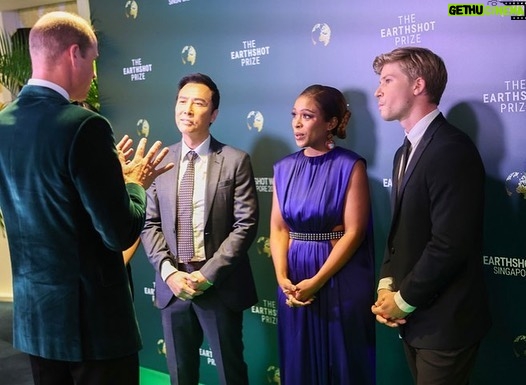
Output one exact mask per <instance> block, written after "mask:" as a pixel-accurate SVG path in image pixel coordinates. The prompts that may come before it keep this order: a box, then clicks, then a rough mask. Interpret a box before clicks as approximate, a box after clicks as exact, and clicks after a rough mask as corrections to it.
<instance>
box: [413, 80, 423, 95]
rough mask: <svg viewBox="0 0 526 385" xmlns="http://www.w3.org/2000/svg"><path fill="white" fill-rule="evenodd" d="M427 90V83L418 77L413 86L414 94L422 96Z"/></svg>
mask: <svg viewBox="0 0 526 385" xmlns="http://www.w3.org/2000/svg"><path fill="white" fill-rule="evenodd" d="M425 90H426V81H425V80H424V78H422V77H417V78H416V79H415V83H414V86H413V94H414V95H415V96H417V95H420V94H421V93H423V92H424V91H425Z"/></svg>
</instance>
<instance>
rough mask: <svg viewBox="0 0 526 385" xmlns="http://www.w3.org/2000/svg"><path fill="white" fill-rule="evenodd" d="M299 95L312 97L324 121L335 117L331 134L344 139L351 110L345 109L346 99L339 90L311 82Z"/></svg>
mask: <svg viewBox="0 0 526 385" xmlns="http://www.w3.org/2000/svg"><path fill="white" fill-rule="evenodd" d="M300 96H306V97H309V98H312V99H313V100H314V102H315V103H316V105H317V106H318V108H319V109H320V111H321V113H322V116H323V119H324V120H325V121H326V122H328V121H329V120H331V119H332V118H336V119H337V123H336V127H335V128H334V129H332V131H331V134H332V135H335V136H337V137H338V138H340V139H345V137H346V136H347V133H346V128H347V123H348V122H349V118H350V117H351V111H349V110H348V109H347V101H346V100H345V96H343V94H342V93H341V91H340V90H338V89H336V88H334V87H330V86H323V85H321V84H313V85H311V86H309V87H307V88H305V90H303V92H302V93H301V94H300Z"/></svg>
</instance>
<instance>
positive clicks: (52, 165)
mask: <svg viewBox="0 0 526 385" xmlns="http://www.w3.org/2000/svg"><path fill="white" fill-rule="evenodd" d="M145 202H146V198H145V191H144V189H143V188H142V187H141V186H138V185H135V184H125V183H124V179H123V176H122V169H121V166H120V163H119V160H118V156H117V152H116V149H115V140H114V137H113V132H112V128H111V126H110V124H109V122H108V121H107V120H106V119H104V118H103V117H102V116H100V115H98V114H96V113H94V112H92V111H88V110H86V109H84V108H82V107H79V106H76V105H72V104H70V103H69V102H68V101H67V100H66V99H65V98H63V97H62V96H61V95H60V94H58V93H57V92H55V91H53V90H51V89H49V88H46V87H40V86H34V85H26V86H25V87H24V88H23V89H22V91H21V93H20V95H19V97H18V98H17V99H16V100H15V101H14V102H13V103H11V104H10V105H9V106H8V107H6V108H5V109H4V110H3V111H1V112H0V207H1V208H2V211H3V214H4V217H5V223H6V230H7V235H8V242H9V250H10V254H11V264H12V270H13V294H14V346H15V347H16V348H17V349H19V350H21V351H23V352H26V353H29V354H33V355H36V356H40V357H44V358H48V359H56V360H66V361H82V360H88V359H89V360H91V359H110V358H118V357H123V356H126V355H129V354H133V353H135V352H137V351H138V350H139V349H140V347H141V339H140V335H139V331H138V327H137V322H136V318H135V311H134V307H133V301H132V298H131V294H130V287H129V282H128V278H127V274H126V270H125V266H124V264H123V259H122V250H124V249H126V248H128V247H129V246H131V245H132V243H133V242H134V241H135V240H136V239H137V237H138V235H139V233H140V231H141V229H142V227H143V225H144V216H145V209H146V207H145V205H146V203H145Z"/></svg>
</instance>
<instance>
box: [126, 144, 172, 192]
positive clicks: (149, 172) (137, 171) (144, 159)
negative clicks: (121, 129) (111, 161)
mask: <svg viewBox="0 0 526 385" xmlns="http://www.w3.org/2000/svg"><path fill="white" fill-rule="evenodd" d="M146 142H147V141H146V139H145V138H142V139H141V140H140V141H139V145H138V146H137V151H135V156H134V157H133V159H131V160H129V157H130V156H131V154H132V153H133V152H134V151H133V148H132V147H131V145H132V140H131V139H130V138H129V137H128V136H127V135H126V136H124V137H123V138H122V139H121V141H120V142H119V143H118V144H117V146H116V147H117V151H118V154H119V160H120V162H121V165H122V174H123V176H124V181H125V182H126V183H137V184H139V185H141V186H142V187H144V188H145V189H147V188H148V187H150V185H151V184H152V182H153V181H154V180H155V178H157V177H158V176H159V175H161V174H163V173H165V172H166V171H168V170H170V169H171V168H173V167H174V164H173V163H168V164H166V165H164V166H163V167H161V168H159V169H156V167H157V166H158V165H159V164H160V163H161V161H162V160H163V159H164V157H165V156H166V154H168V151H169V150H168V148H167V147H165V148H163V149H162V150H160V149H161V146H162V143H161V142H160V141H157V142H155V143H154V144H153V146H152V147H151V148H150V150H149V151H148V152H147V153H146V155H144V153H145V150H146ZM159 150H160V151H159Z"/></svg>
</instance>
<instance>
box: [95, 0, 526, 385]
mask: <svg viewBox="0 0 526 385" xmlns="http://www.w3.org/2000/svg"><path fill="white" fill-rule="evenodd" d="M90 4H91V17H92V22H93V23H94V26H95V27H96V29H97V30H98V36H99V45H100V47H99V49H100V59H99V60H98V75H99V84H100V95H101V102H102V113H103V114H104V115H106V116H107V117H108V118H109V119H110V120H111V121H112V123H113V125H114V129H115V132H116V137H117V139H119V138H120V137H121V136H122V135H123V134H129V135H130V136H132V137H133V138H135V139H138V138H139V137H140V136H141V135H145V133H147V135H148V138H149V139H150V140H151V141H153V140H158V139H160V140H162V141H163V142H164V143H165V144H171V143H173V142H176V141H178V140H180V134H179V132H178V131H177V129H176V127H175V125H174V117H173V115H174V112H173V108H174V100H175V93H176V86H177V82H178V80H179V79H180V78H181V77H182V76H184V75H185V74H187V73H190V72H203V73H207V74H209V75H210V76H211V77H212V78H213V79H214V80H215V81H216V83H217V84H218V86H219V88H220V90H221V96H222V102H221V107H220V114H219V117H218V119H217V121H216V122H215V123H214V125H213V126H212V134H213V135H214V136H215V137H217V138H218V139H219V140H221V141H224V142H226V143H229V144H231V145H234V146H236V147H239V148H241V149H243V150H246V151H247V152H249V153H250V154H251V156H252V159H253V165H254V171H255V174H256V181H257V186H258V192H259V198H260V203H261V214H262V215H261V222H260V227H259V234H258V238H257V242H255V243H254V245H253V246H252V248H251V250H250V253H251V260H252V266H253V270H254V272H255V276H256V281H257V287H258V292H259V297H260V301H259V303H258V304H257V306H254V307H253V308H252V309H249V310H247V311H246V313H245V344H246V358H247V361H248V366H249V372H250V377H251V381H252V384H255V385H260V384H268V383H276V382H273V381H274V377H275V376H274V374H275V369H276V368H277V364H278V360H277V350H276V339H277V335H276V323H277V317H276V303H275V290H276V281H275V278H274V272H273V267H272V262H271V259H270V255H269V250H268V244H267V243H266V242H268V236H269V213H270V204H271V195H272V165H273V163H274V162H275V161H277V160H278V159H280V158H281V157H283V156H284V155H286V154H288V153H291V152H293V151H296V150H297V148H296V147H295V144H294V140H293V137H292V132H291V125H290V119H291V118H290V110H291V107H292V104H293V102H294V100H295V98H296V96H297V95H298V94H299V92H300V91H302V90H303V89H304V88H305V87H306V86H308V85H310V84H313V83H322V84H328V85H332V86H335V87H337V88H339V89H341V90H342V91H343V92H344V94H345V96H346V97H347V100H348V102H349V104H350V108H351V110H352V112H353V115H352V118H351V121H350V125H349V127H348V134H349V135H348V138H347V139H346V140H345V141H340V143H339V144H340V145H342V146H345V147H349V148H352V149H354V150H355V151H357V152H359V153H360V154H362V155H363V156H364V157H365V158H366V159H367V162H368V172H369V177H370V184H371V190H372V201H373V214H374V221H375V223H374V230H375V246H376V263H377V265H378V264H379V263H380V261H381V257H382V253H383V248H384V244H385V238H386V233H387V230H388V226H389V218H390V208H389V191H390V188H391V181H390V175H391V164H392V157H393V154H394V152H395V150H396V148H397V147H398V146H399V145H400V144H401V142H402V129H401V128H400V127H399V125H398V124H397V123H396V122H384V121H383V120H382V119H381V118H380V117H379V115H378V113H377V106H376V101H375V98H374V91H375V88H376V85H377V83H378V79H377V76H376V75H375V74H374V73H373V71H372V67H371V63H372V60H373V59H374V57H375V56H376V55H377V54H379V53H382V52H386V51H390V50H391V49H393V48H395V47H397V46H401V45H420V46H426V47H428V48H430V49H432V50H434V51H435V52H437V53H438V54H439V55H441V56H442V57H443V58H444V60H445V62H446V64H447V66H448V71H449V79H450V80H449V85H448V87H447V89H446V92H445V94H444V97H443V100H442V104H441V106H440V109H441V111H442V112H443V113H444V114H445V115H447V117H448V118H449V119H450V120H451V121H453V122H454V123H456V124H457V125H459V126H460V127H461V128H463V129H465V130H466V131H467V132H468V133H469V134H470V135H471V136H472V138H473V139H474V140H475V142H476V144H477V145H478V147H479V150H480V152H481V154H482V157H483V159H484V162H485V166H486V171H487V175H488V182H487V186H486V189H487V215H486V238H485V253H484V254H485V255H484V257H483V258H482V257H481V261H480V263H482V264H484V267H485V272H486V276H487V281H488V285H489V288H490V292H491V301H492V309H493V319H494V327H493V329H492V331H491V333H490V334H489V336H488V337H487V338H486V339H485V340H484V343H483V345H482V348H481V355H480V359H479V362H478V364H477V368H476V371H475V375H474V378H473V381H472V383H473V384H475V385H483V384H484V385H485V384H487V385H490V384H491V385H493V384H495V383H506V384H516V383H522V382H523V381H524V379H523V369H524V367H526V366H525V364H526V323H525V322H524V319H525V318H526V317H525V316H526V306H525V304H526V301H525V300H524V299H523V294H522V293H524V292H525V291H526V290H525V289H526V283H525V282H526V280H525V277H526V258H525V251H526V232H525V230H526V215H525V214H526V201H525V199H524V198H525V196H526V173H525V170H526V162H525V158H526V155H525V151H524V147H525V143H526V131H525V130H526V65H525V63H526V46H525V45H524V38H525V37H526V20H524V17H512V15H509V14H506V15H501V16H499V15H485V16H480V17H461V16H448V3H447V2H446V1H442V0H441V1H435V0H433V1H431V0H401V1H396V2H390V1H382V0H368V1H353V0H301V1H299V0H266V1H258V0H252V1H246V0H216V1H205V0H135V1H126V0H112V1H108V0H91V1H90ZM488 4H489V6H487V9H488V10H492V9H493V10H494V9H496V8H492V5H498V6H504V5H505V4H504V3H502V2H497V1H490V2H489V3H488ZM507 4H508V5H510V6H514V7H517V6H519V11H521V10H522V15H523V14H524V11H523V10H524V2H515V3H513V2H511V3H510V2H507ZM488 7H489V8H488ZM500 9H502V8H500ZM519 14H521V13H520V12H519ZM444 156H447V154H444ZM132 266H133V271H134V280H135V290H136V306H137V313H138V318H139V322H140V327H141V330H142V335H143V339H144V349H143V350H142V352H141V365H142V366H144V367H146V368H150V369H153V370H158V371H161V372H166V371H167V369H166V362H165V357H164V355H163V340H162V338H163V336H162V330H161V326H160V317H159V312H158V310H157V309H155V308H154V307H153V305H152V295H153V291H154V286H153V285H154V284H153V281H154V274H153V270H152V267H151V266H150V265H149V263H148V262H147V260H146V257H145V255H144V252H143V250H142V248H139V250H138V252H137V254H136V255H135V258H134V260H133V262H132ZM487 316H488V315H486V314H481V317H487ZM377 333H378V338H377V346H378V348H377V357H378V369H377V372H378V376H377V377H378V384H380V385H388V384H393V385H399V384H403V383H410V381H409V373H408V371H407V369H406V365H405V361H404V357H403V354H402V349H401V344H400V340H399V338H398V334H397V332H396V330H392V329H387V328H385V327H380V326H379V327H378V328H377ZM201 356H202V379H201V382H202V383H204V384H207V385H212V384H216V383H217V380H216V377H215V369H214V360H213V357H212V354H211V351H210V349H209V347H208V345H207V344H206V342H205V344H204V345H203V347H202V350H201ZM521 381H522V382H521Z"/></svg>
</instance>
